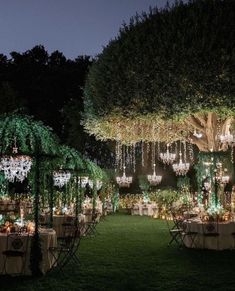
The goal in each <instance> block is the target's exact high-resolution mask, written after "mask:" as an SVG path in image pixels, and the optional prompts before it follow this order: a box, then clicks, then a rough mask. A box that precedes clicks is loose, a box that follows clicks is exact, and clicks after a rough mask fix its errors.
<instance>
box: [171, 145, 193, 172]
mask: <svg viewBox="0 0 235 291" xmlns="http://www.w3.org/2000/svg"><path fill="white" fill-rule="evenodd" d="M179 156H180V160H179V163H175V164H173V165H172V167H173V171H174V172H175V174H176V176H184V175H186V174H187V172H188V171H189V167H190V164H189V163H185V162H184V163H183V161H182V153H181V151H180V153H179Z"/></svg>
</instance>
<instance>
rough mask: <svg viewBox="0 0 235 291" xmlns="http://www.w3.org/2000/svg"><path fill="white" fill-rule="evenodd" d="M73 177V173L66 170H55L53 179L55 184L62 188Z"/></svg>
mask: <svg viewBox="0 0 235 291" xmlns="http://www.w3.org/2000/svg"><path fill="white" fill-rule="evenodd" d="M70 178H71V173H69V172H65V171H62V170H60V171H58V172H56V171H54V172H53V181H54V186H57V187H59V188H62V187H63V186H64V185H66V184H67V183H68V182H69V180H70Z"/></svg>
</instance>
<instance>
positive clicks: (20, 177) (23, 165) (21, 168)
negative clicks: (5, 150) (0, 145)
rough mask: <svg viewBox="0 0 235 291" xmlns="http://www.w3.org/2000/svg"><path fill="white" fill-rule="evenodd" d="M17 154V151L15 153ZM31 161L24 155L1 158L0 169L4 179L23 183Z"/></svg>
mask: <svg viewBox="0 0 235 291" xmlns="http://www.w3.org/2000/svg"><path fill="white" fill-rule="evenodd" d="M15 153H17V151H15ZM31 166H32V159H31V157H29V156H26V155H19V156H3V157H2V158H1V161H0V169H1V170H2V171H4V175H5V178H6V179H7V180H8V181H9V182H15V181H17V182H21V183H22V182H23V181H24V179H25V178H27V175H28V173H29V171H30V169H31Z"/></svg>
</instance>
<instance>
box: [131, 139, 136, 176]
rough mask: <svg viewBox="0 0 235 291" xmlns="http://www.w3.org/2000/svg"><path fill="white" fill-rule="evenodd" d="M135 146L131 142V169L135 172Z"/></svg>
mask: <svg viewBox="0 0 235 291" xmlns="http://www.w3.org/2000/svg"><path fill="white" fill-rule="evenodd" d="M135 148H136V144H133V145H132V161H133V171H134V173H135V169H136V161H135V152H136V150H135Z"/></svg>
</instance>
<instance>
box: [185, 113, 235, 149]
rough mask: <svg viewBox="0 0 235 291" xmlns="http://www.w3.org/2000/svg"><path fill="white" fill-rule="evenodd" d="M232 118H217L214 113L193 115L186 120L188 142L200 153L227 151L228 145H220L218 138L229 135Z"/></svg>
mask: <svg viewBox="0 0 235 291" xmlns="http://www.w3.org/2000/svg"><path fill="white" fill-rule="evenodd" d="M232 122H233V118H231V117H228V118H226V119H224V120H222V119H220V118H218V116H217V114H216V113H215V112H208V113H200V114H193V115H191V116H190V117H188V118H186V120H185V125H186V127H187V128H188V131H189V136H188V141H189V142H191V143H193V144H195V145H196V146H197V147H198V149H199V150H200V151H202V152H219V151H227V150H228V147H229V145H228V144H227V143H221V141H220V136H221V135H225V134H229V133H230V127H231V125H232Z"/></svg>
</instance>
